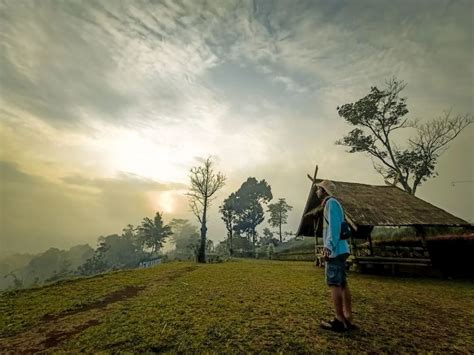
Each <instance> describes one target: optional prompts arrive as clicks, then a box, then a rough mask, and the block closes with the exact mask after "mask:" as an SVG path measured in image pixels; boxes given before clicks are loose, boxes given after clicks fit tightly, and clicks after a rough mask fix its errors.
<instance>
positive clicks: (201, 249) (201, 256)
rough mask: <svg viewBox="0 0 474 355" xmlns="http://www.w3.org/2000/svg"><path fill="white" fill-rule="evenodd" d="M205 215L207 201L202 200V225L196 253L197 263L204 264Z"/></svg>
mask: <svg viewBox="0 0 474 355" xmlns="http://www.w3.org/2000/svg"><path fill="white" fill-rule="evenodd" d="M206 213H207V199H204V210H203V212H202V223H201V244H200V245H199V252H198V260H197V261H198V263H205V262H206V232H207V227H206Z"/></svg>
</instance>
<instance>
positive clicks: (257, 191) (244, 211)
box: [233, 177, 273, 248]
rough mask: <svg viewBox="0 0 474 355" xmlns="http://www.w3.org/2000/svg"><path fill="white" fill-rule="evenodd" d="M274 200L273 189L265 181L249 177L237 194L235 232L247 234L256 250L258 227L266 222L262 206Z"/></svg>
mask: <svg viewBox="0 0 474 355" xmlns="http://www.w3.org/2000/svg"><path fill="white" fill-rule="evenodd" d="M272 198H273V195H272V189H271V187H270V185H268V183H267V182H266V181H265V180H261V181H257V179H256V178H254V177H249V178H248V179H247V181H245V182H244V183H243V184H242V185H241V186H240V188H239V190H237V192H236V193H235V201H234V204H233V206H234V208H235V211H236V217H237V218H236V222H235V225H234V230H235V231H238V232H239V233H245V234H246V235H247V237H248V238H249V241H250V240H252V245H253V247H254V248H255V246H256V239H257V231H256V228H257V226H258V225H259V224H260V223H262V222H263V221H264V220H265V215H264V212H263V207H262V204H266V203H268V202H269V201H270V200H271V199H272Z"/></svg>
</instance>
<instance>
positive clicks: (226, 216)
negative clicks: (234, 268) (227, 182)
mask: <svg viewBox="0 0 474 355" xmlns="http://www.w3.org/2000/svg"><path fill="white" fill-rule="evenodd" d="M235 203H236V195H235V193H231V194H230V196H229V197H227V198H226V199H225V200H224V202H223V203H222V205H221V206H219V212H220V213H221V214H222V217H221V218H222V220H223V221H224V223H225V227H226V229H227V240H228V248H229V254H230V256H232V255H233V253H234V249H233V246H232V236H233V231H234V225H235V222H236V218H237V211H236V208H235Z"/></svg>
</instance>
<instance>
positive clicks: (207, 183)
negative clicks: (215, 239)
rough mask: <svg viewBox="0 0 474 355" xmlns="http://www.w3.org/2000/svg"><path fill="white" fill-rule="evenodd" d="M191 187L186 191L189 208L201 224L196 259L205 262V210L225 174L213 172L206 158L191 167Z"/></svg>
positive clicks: (210, 161) (223, 182) (222, 183)
mask: <svg viewBox="0 0 474 355" xmlns="http://www.w3.org/2000/svg"><path fill="white" fill-rule="evenodd" d="M190 179H191V188H190V191H189V192H188V193H187V196H188V198H189V204H190V206H191V210H192V212H193V213H194V215H195V216H196V218H197V219H198V221H199V223H200V224H201V238H200V245H199V251H198V257H197V261H198V262H199V263H205V262H206V233H207V226H206V224H207V211H208V209H209V207H210V206H211V202H212V201H213V200H214V199H215V194H216V192H217V191H218V190H219V189H221V188H222V187H223V186H224V184H225V176H224V175H223V174H222V173H220V172H219V173H215V172H214V169H213V162H212V160H211V158H210V157H209V158H207V159H206V160H205V161H204V162H203V164H202V165H201V166H198V167H194V168H192V169H191V175H190Z"/></svg>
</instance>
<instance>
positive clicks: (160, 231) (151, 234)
mask: <svg viewBox="0 0 474 355" xmlns="http://www.w3.org/2000/svg"><path fill="white" fill-rule="evenodd" d="M138 230H139V239H140V240H141V241H142V243H143V245H145V246H146V247H147V248H151V249H152V252H153V253H156V252H158V251H159V250H160V249H161V248H162V247H163V243H164V242H165V241H166V239H167V238H168V237H169V236H170V235H171V234H172V231H171V227H170V226H169V225H165V224H164V222H163V215H162V214H161V213H159V212H156V215H155V218H154V219H153V220H152V219H150V218H148V217H145V218H143V221H142V224H141V225H140V227H138Z"/></svg>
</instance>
